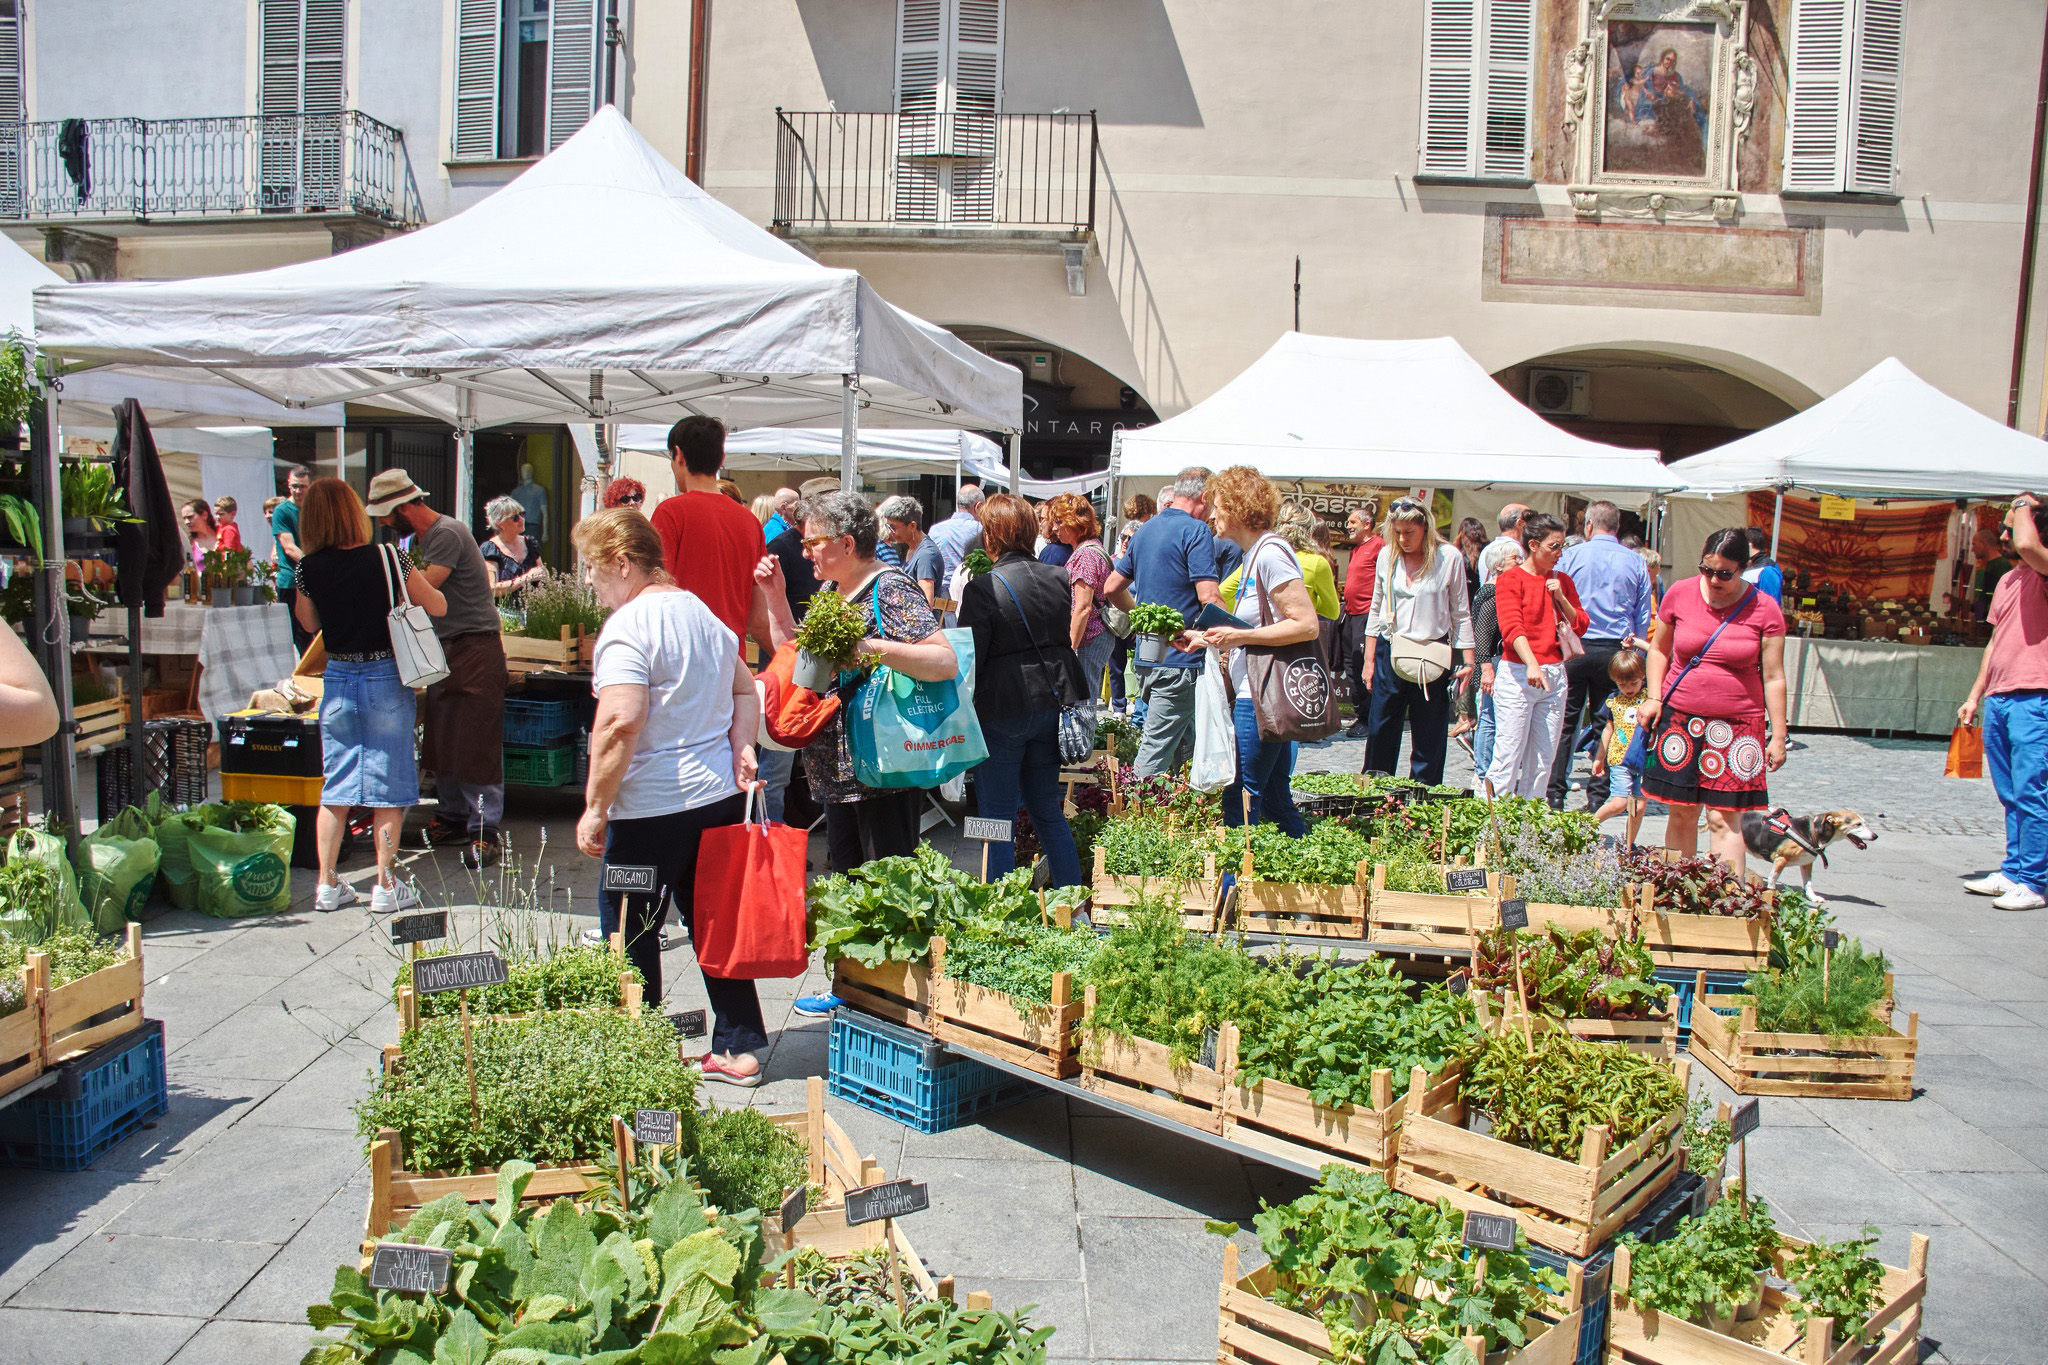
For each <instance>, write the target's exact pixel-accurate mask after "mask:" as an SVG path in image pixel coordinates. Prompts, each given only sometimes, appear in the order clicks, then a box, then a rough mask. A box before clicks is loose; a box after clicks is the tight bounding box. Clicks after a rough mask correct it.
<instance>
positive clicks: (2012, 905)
mask: <svg viewBox="0 0 2048 1365" xmlns="http://www.w3.org/2000/svg"><path fill="white" fill-rule="evenodd" d="M1991 903H1992V904H1993V905H1994V906H1996V907H1998V908H1999V909H2000V910H2039V909H2041V908H2042V907H2043V906H2048V897H2044V896H2043V895H2042V894H2041V893H2040V892H2038V891H2036V890H2034V889H2033V888H2032V887H2030V886H2015V887H2014V888H2013V889H2012V890H2010V891H2008V892H2006V893H2005V894H2004V895H2003V896H2000V897H1999V898H1998V899H1997V900H1995V901H1993V902H1991Z"/></svg>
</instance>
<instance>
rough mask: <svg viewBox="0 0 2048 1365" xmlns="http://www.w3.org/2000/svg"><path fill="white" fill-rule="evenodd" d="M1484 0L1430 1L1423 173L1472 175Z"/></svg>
mask: <svg viewBox="0 0 2048 1365" xmlns="http://www.w3.org/2000/svg"><path fill="white" fill-rule="evenodd" d="M1479 5H1480V0H1426V3H1425V4H1424V6H1423V37H1422V156H1421V159H1420V169H1421V173H1422V174H1424V175H1472V174H1474V173H1475V171H1476V168H1477V160H1476V158H1475V157H1474V155H1473V145H1472V123H1473V114H1474V112H1475V111H1476V110H1477V109H1478V107H1479V106H1480V105H1481V101H1480V100H1479V99H1478V97H1477V95H1478V92H1477V90H1476V89H1475V85H1476V81H1477V76H1478V65H1479Z"/></svg>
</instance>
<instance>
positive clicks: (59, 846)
mask: <svg viewBox="0 0 2048 1365" xmlns="http://www.w3.org/2000/svg"><path fill="white" fill-rule="evenodd" d="M7 861H8V862H9V863H41V864H42V865H43V866H44V867H46V868H47V869H49V871H50V873H51V875H52V876H53V877H54V878H55V880H56V883H57V894H56V896H55V897H54V898H53V899H54V903H47V904H43V905H6V904H0V928H4V930H5V932H6V935H7V937H9V938H13V939H18V940H19V941H21V942H24V943H41V942H42V941H43V940H44V939H46V938H48V937H49V936H50V935H51V934H53V933H55V932H56V931H57V930H59V929H63V928H76V929H90V928H92V927H93V925H92V917H91V916H90V915H87V914H86V913H85V903H84V902H83V901H81V900H79V898H78V877H77V875H76V874H75V873H73V872H72V870H71V860H70V859H69V858H68V857H66V856H65V853H64V841H63V840H62V839H59V838H58V837H57V836H55V835H54V834H44V833H43V832H42V831H40V830H33V829H19V830H16V831H15V832H14V837H13V838H11V839H9V840H8V841H7Z"/></svg>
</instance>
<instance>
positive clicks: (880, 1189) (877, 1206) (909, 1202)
mask: <svg viewBox="0 0 2048 1365" xmlns="http://www.w3.org/2000/svg"><path fill="white" fill-rule="evenodd" d="M931 1206H932V1192H931V1187H930V1186H929V1185H920V1184H919V1183H917V1182H916V1181H915V1180H892V1181H890V1182H889V1183H887V1184H886V1185H869V1186H866V1187H865V1188H862V1189H858V1190H848V1191H847V1192H846V1225H847V1226H848V1227H859V1226H860V1225H861V1224H862V1223H873V1222H877V1221H879V1220H881V1219H883V1218H901V1217H903V1216H904V1215H905V1214H911V1213H920V1212H922V1211H923V1210H925V1209H928V1208H930V1207H931Z"/></svg>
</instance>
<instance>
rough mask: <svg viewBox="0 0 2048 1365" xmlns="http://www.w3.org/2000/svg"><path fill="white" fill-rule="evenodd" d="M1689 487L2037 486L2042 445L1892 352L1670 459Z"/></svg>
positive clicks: (1991, 492)
mask: <svg viewBox="0 0 2048 1365" xmlns="http://www.w3.org/2000/svg"><path fill="white" fill-rule="evenodd" d="M1671 472H1672V474H1673V475H1675V476H1676V477H1678V478H1680V479H1682V480H1683V481H1684V483H1685V484H1686V485H1687V490H1688V492H1689V493H1696V494H1697V493H1710V492H1711V493H1724V492H1739V491H1745V490H1749V489H1763V488H1778V489H1783V488H1805V489H1810V490H1814V491H1820V492H1829V493H1849V494H1856V493H1866V494H1868V493H1896V494H1900V495H1918V496H1923V497H1931V498H1954V497H2003V496H2008V495H2010V494H2013V493H2019V492H2023V491H2025V490H2026V489H2029V488H2038V487H2040V486H2041V484H2042V482H2043V477H2044V475H2048V445H2044V444H2043V443H2042V442H2041V441H2039V440H2037V439H2035V438H2034V437H2032V436H2028V435H2026V434H2024V433H2022V432H2017V431H2014V430H2012V429H2011V428H2010V427H2006V426H2002V425H2001V424H1999V423H1997V422H1995V421H1993V420H1992V419H1991V418H1989V417H1986V416H1985V415H1984V414H1983V413H1981V412H1978V411H1977V410H1976V409H1975V408H1972V407H1970V406H1968V405H1967V404H1964V403H1960V402H1958V401H1956V400H1955V399H1953V398H1951V397H1949V396H1948V395H1947V394H1945V393H1943V392H1942V391H1941V390H1940V389H1937V388H1935V387H1934V386H1933V385H1932V384H1929V383H1928V382H1927V381H1926V380H1924V379H1922V378H1921V377H1920V376H1919V375H1917V374H1914V373H1913V372H1912V371H1911V370H1909V369H1907V368H1906V367H1905V365H1904V364H1902V363H1901V362H1900V361H1899V360H1897V359H1896V358H1893V359H1887V360H1884V361H1881V362H1879V363H1878V364H1877V365H1876V366H1875V367H1874V368H1873V369H1871V370H1870V371H1869V372H1868V373H1867V374H1865V375H1864V376H1863V377H1862V378H1860V379H1858V380H1856V381H1855V382H1854V383H1852V384H1850V385H1848V386H1847V387H1846V388H1844V389H1842V390H1841V391H1840V392H1839V393H1836V394H1835V395H1833V396H1832V397H1830V398H1825V399H1822V400H1821V401H1820V402H1818V403H1816V404H1814V405H1813V406H1812V407H1810V408H1808V409H1806V411H1804V412H1801V413H1796V414H1794V415H1793V416H1791V417H1787V418H1786V419H1785V420H1784V421H1782V422H1779V423H1778V424H1777V425H1775V426H1769V427H1765V428H1764V429H1763V430H1762V431H1759V432H1755V433H1753V434H1752V435H1749V436H1744V437H1742V438H1741V439H1740V440H1736V441H1730V442H1729V443H1728V444H1727V445H1724V446H1721V447H1718V448H1717V449H1714V450H1709V451H1705V452H1703V453H1701V454H1698V455H1693V456H1689V457H1687V458H1686V459H1683V460H1679V461H1677V462H1676V463H1674V464H1673V465H1672V466H1671Z"/></svg>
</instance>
